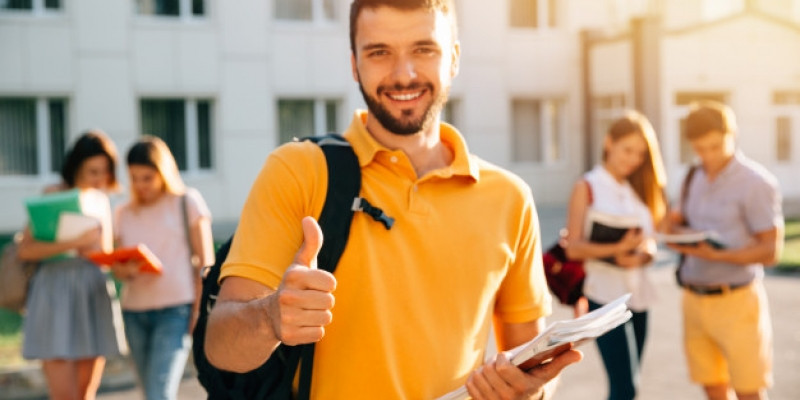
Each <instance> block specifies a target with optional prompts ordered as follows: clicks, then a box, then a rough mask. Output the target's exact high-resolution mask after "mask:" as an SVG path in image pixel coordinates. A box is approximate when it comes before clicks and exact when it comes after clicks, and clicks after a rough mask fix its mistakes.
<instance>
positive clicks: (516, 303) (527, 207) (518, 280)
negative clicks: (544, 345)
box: [495, 191, 552, 323]
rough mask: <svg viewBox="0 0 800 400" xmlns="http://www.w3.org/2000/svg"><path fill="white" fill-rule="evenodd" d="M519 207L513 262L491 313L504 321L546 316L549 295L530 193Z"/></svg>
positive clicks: (548, 313) (549, 308) (523, 320)
mask: <svg viewBox="0 0 800 400" xmlns="http://www.w3.org/2000/svg"><path fill="white" fill-rule="evenodd" d="M527 193H528V195H527V196H526V199H525V203H524V205H523V206H522V207H521V208H520V214H519V215H517V216H515V217H516V218H519V221H520V223H519V225H518V226H519V239H518V241H517V246H516V249H515V250H516V251H515V257H514V261H513V263H512V265H511V267H510V268H509V271H508V274H507V276H506V278H505V279H504V280H503V283H502V284H501V287H500V290H499V292H498V294H497V301H496V303H495V316H496V317H497V318H498V319H499V320H501V321H503V322H506V323H524V322H530V321H533V320H536V319H539V318H542V317H546V316H548V315H550V313H551V312H552V297H551V295H550V290H549V289H548V287H547V281H546V280H545V276H544V267H543V265H542V246H541V236H540V233H539V218H538V215H537V213H536V208H535V206H534V204H533V199H532V196H530V192H529V191H528V192H527Z"/></svg>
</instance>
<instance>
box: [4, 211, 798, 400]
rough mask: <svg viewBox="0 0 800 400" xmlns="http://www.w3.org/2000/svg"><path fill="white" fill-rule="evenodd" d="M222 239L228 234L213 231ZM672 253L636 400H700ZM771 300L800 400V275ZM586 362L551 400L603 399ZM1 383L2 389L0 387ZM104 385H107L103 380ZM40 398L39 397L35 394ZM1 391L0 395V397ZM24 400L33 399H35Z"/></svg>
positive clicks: (771, 291) (591, 360)
mask: <svg viewBox="0 0 800 400" xmlns="http://www.w3.org/2000/svg"><path fill="white" fill-rule="evenodd" d="M540 220H541V226H542V234H543V241H542V242H543V245H545V246H546V245H548V244H550V243H552V241H553V240H555V237H556V235H557V232H558V229H559V228H560V227H561V226H562V225H563V221H564V210H563V208H561V207H541V208H540ZM215 233H216V234H217V235H218V236H226V235H227V234H228V232H217V231H216V226H215ZM669 257H670V255H669V254H666V253H665V254H664V259H663V260H661V262H660V263H659V266H657V267H654V268H653V269H652V270H651V273H652V276H653V279H654V281H655V283H656V287H657V289H658V292H659V301H658V302H657V303H656V305H655V306H654V307H653V308H652V310H651V313H650V326H649V336H648V340H647V344H646V348H645V355H644V360H643V367H642V374H641V387H642V389H641V395H640V396H639V399H640V400H674V399H680V400H685V399H687V400H691V399H698V400H702V399H704V396H703V394H702V391H701V389H700V388H699V387H697V386H695V385H693V384H692V383H690V382H689V380H688V375H687V372H686V365H685V359H684V355H683V349H682V344H681V335H682V331H681V329H682V328H681V319H680V308H679V307H680V297H679V295H680V291H679V289H678V287H677V286H676V285H675V282H674V277H673V264H672V263H670V258H669ZM765 284H766V287H767V294H768V296H769V301H770V306H771V313H772V321H773V330H774V338H775V362H774V368H775V372H774V375H775V386H774V387H773V388H772V389H771V390H770V392H769V395H770V399H772V400H797V399H800V312H798V310H800V274H795V275H776V274H774V273H773V274H769V275H768V276H767V278H766V280H765ZM571 316H572V310H571V309H569V308H567V307H563V306H557V307H556V309H555V313H554V315H553V316H552V317H551V318H550V319H549V320H550V321H555V320H560V319H567V318H571ZM580 349H581V350H582V351H583V352H584V355H585V359H584V360H583V361H582V362H581V363H579V364H578V365H574V366H572V367H570V368H569V369H568V370H567V371H565V372H564V374H563V376H562V380H561V385H560V387H559V389H558V392H557V394H556V396H555V398H556V399H558V400H603V399H605V397H606V393H607V387H606V385H607V384H606V378H605V372H604V370H603V367H602V363H601V361H600V358H599V355H598V353H597V350H596V346H595V344H594V343H587V344H585V345H584V346H582V347H581V348H580ZM115 377H116V379H117V380H118V383H117V384H116V386H114V385H110V386H112V387H113V388H114V390H113V391H111V392H105V393H101V394H100V395H99V396H98V399H102V400H128V399H141V398H142V397H141V392H140V391H139V390H138V389H137V388H136V387H134V386H133V385H132V377H131V375H130V374H129V372H128V375H127V377H125V372H124V371H120V372H119V373H117V374H115ZM1 383H2V379H0V387H2V384H1ZM104 383H105V381H104ZM204 395H205V393H204V391H203V390H202V387H200V385H199V384H198V383H197V381H196V379H194V378H191V377H190V378H187V379H184V380H183V382H182V383H181V387H180V392H179V399H181V400H190V399H192V400H193V399H201V398H205V396H204ZM39 397H41V396H39ZM3 398H8V397H5V396H4V391H0V399H3ZM28 398H37V397H36V396H33V397H28Z"/></svg>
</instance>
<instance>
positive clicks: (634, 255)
mask: <svg viewBox="0 0 800 400" xmlns="http://www.w3.org/2000/svg"><path fill="white" fill-rule="evenodd" d="M665 183H666V178H665V173H664V165H663V164H662V161H661V152H660V150H659V146H658V142H657V139H656V136H655V132H654V131H653V127H652V126H651V124H650V122H649V121H648V120H647V118H646V117H645V116H644V115H642V114H640V113H638V112H636V111H628V112H626V113H625V115H624V116H623V117H622V118H620V119H618V120H616V121H615V122H614V123H613V124H612V125H611V127H610V128H609V131H608V133H607V134H606V136H605V139H604V141H603V158H602V162H601V163H600V164H599V165H597V166H595V167H594V169H592V170H591V171H589V172H587V173H586V174H585V175H584V176H583V177H582V178H581V179H580V180H579V181H578V182H576V183H575V187H574V189H573V192H572V195H571V197H570V200H569V209H568V210H567V231H568V233H567V236H566V238H565V240H564V245H565V249H566V251H567V255H568V257H569V258H572V259H583V260H585V262H584V268H585V270H586V280H585V283H584V294H585V296H586V298H587V299H588V308H589V309H590V310H594V309H597V308H599V307H601V306H602V305H603V304H606V303H608V302H610V301H612V300H614V299H616V298H617V297H619V296H621V295H623V294H625V293H631V294H632V296H631V299H630V301H629V302H628V307H629V308H630V309H631V310H632V311H633V318H631V320H630V321H628V322H627V323H625V324H623V325H621V326H619V327H617V328H616V329H614V330H612V331H611V332H609V333H607V334H605V335H603V336H602V337H600V338H598V339H597V346H598V348H599V349H600V354H601V356H602V358H603V365H605V369H606V373H607V375H608V381H609V395H608V398H609V399H610V400H620V399H633V398H634V397H635V396H636V386H637V382H638V378H637V376H638V373H639V364H640V362H641V359H642V351H643V349H644V343H645V338H646V335H647V309H648V307H649V306H650V305H651V303H652V302H653V300H654V293H653V290H654V289H653V285H652V283H651V282H650V279H649V277H648V273H647V271H646V269H645V268H644V267H646V266H648V265H649V264H650V262H651V261H652V259H653V256H654V254H655V251H656V246H655V241H654V239H653V233H654V232H653V231H654V226H658V224H659V223H660V221H661V220H662V218H663V217H664V214H665V210H666V200H665V198H664V195H663V193H664V185H665ZM590 211H591V212H600V213H603V214H606V215H611V216H615V217H624V218H626V219H627V218H633V219H635V220H637V221H638V223H637V224H636V226H638V227H640V228H639V229H630V230H628V232H627V233H626V234H625V236H624V237H623V238H622V239H621V240H620V241H619V242H616V243H607V244H600V243H595V242H591V241H589V240H588V239H587V237H588V232H587V229H586V222H587V218H588V217H589V214H590ZM609 257H610V258H612V259H613V263H609V262H607V261H602V260H600V259H602V258H609ZM576 307H578V308H583V309H579V310H578V311H577V312H576V313H577V314H581V313H583V312H585V308H586V300H582V301H579V302H578V305H576Z"/></svg>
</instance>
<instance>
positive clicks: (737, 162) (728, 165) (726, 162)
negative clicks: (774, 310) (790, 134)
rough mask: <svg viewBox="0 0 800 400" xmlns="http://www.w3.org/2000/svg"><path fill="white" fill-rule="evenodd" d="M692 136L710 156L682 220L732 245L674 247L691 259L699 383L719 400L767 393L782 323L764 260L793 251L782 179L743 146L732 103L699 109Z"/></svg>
mask: <svg viewBox="0 0 800 400" xmlns="http://www.w3.org/2000/svg"><path fill="white" fill-rule="evenodd" d="M685 134H686V139H688V140H689V143H690V144H691V146H692V149H693V150H694V153H695V154H696V155H697V157H698V158H699V160H700V164H699V166H698V167H697V168H696V170H695V172H694V173H693V175H692V177H691V179H690V181H689V182H688V183H687V184H686V192H687V193H686V197H685V201H684V209H682V210H680V211H679V212H677V213H676V214H675V215H674V216H671V218H670V221H671V222H672V223H673V226H678V225H682V226H688V227H689V228H690V229H692V230H697V231H714V232H715V233H716V234H717V235H718V238H719V241H720V242H721V243H722V244H724V245H725V248H724V249H715V248H714V247H712V246H710V245H708V244H706V243H705V242H702V243H700V244H699V245H698V246H678V245H670V247H672V248H673V249H674V250H676V251H679V252H681V253H683V254H684V255H686V259H685V261H684V263H683V265H682V267H681V269H680V278H681V282H683V287H684V291H683V326H684V346H685V351H686V360H687V362H688V363H689V374H690V376H691V379H692V381H694V382H697V383H699V384H701V385H702V386H703V388H704V390H705V392H706V395H707V396H708V398H709V399H712V400H717V399H729V398H730V391H731V389H732V390H734V391H735V392H736V396H737V397H738V398H739V400H745V399H747V400H750V399H766V398H767V392H766V389H767V388H768V387H770V386H771V385H772V322H771V320H770V316H769V305H768V303H767V297H766V294H765V292H764V284H763V282H762V278H763V277H764V266H765V265H774V264H775V263H776V262H777V261H778V259H779V258H780V253H781V249H782V247H783V224H784V222H783V212H782V208H781V194H780V189H779V188H778V184H777V180H776V179H775V177H774V176H773V175H772V174H770V173H769V172H768V171H767V170H766V169H765V168H764V167H762V166H761V165H759V164H758V163H756V162H755V161H753V160H751V159H749V158H747V157H745V155H744V154H743V153H742V152H741V151H738V150H736V140H735V139H736V120H735V118H734V115H733V111H732V110H731V109H730V108H729V107H728V106H726V105H724V104H721V103H718V102H712V101H704V102H698V103H695V104H693V105H692V106H691V108H690V112H689V115H688V116H687V117H686V131H685Z"/></svg>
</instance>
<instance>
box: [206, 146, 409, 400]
mask: <svg viewBox="0 0 800 400" xmlns="http://www.w3.org/2000/svg"><path fill="white" fill-rule="evenodd" d="M303 140H310V141H313V142H314V143H316V144H318V145H319V146H320V147H321V148H322V151H323V153H324V154H325V160H326V164H327V167H328V192H327V194H326V198H325V205H324V206H323V207H322V213H321V214H320V217H319V225H320V228H322V234H323V238H324V239H323V244H322V249H321V250H320V253H319V256H318V257H317V263H318V266H319V268H320V269H324V270H326V271H328V272H331V273H333V271H334V270H335V269H336V264H337V263H338V262H339V258H340V257H341V256H342V253H343V252H344V248H345V245H346V244H347V238H348V236H349V233H350V222H351V221H352V217H353V213H354V212H355V211H363V212H365V213H367V214H369V215H370V216H371V217H372V218H373V219H375V220H376V221H379V222H381V223H382V224H383V225H384V227H385V228H386V229H390V228H391V226H392V224H393V223H394V220H393V219H392V218H390V217H388V216H386V215H385V214H384V213H383V211H381V210H380V209H379V208H377V207H372V205H370V204H369V202H367V201H366V200H365V199H363V198H360V197H359V191H360V190H361V167H360V166H359V163H358V158H357V157H356V155H355V153H354V152H353V149H352V147H350V144H349V143H348V142H347V140H345V139H344V138H343V137H341V136H340V135H336V134H328V135H326V136H319V137H308V138H304V139H303ZM232 240H233V237H231V238H229V239H228V240H227V241H226V242H225V243H224V244H223V245H222V246H221V247H220V248H219V250H218V251H217V254H216V262H215V264H214V265H213V266H212V267H211V268H210V269H208V271H207V273H206V274H205V276H204V277H203V292H202V295H201V299H200V313H199V316H198V320H197V326H196V327H195V330H194V333H193V343H192V353H193V356H194V363H195V367H196V368H197V379H198V380H199V381H200V384H201V385H203V387H204V388H205V389H206V392H208V398H209V399H214V400H217V399H231V400H238V399H242V400H244V399H247V400H250V399H270V400H272V399H274V400H285V399H291V398H292V383H293V380H294V377H295V374H296V372H297V369H298V365H299V366H300V385H299V390H298V393H297V395H298V399H308V398H309V395H310V392H311V369H312V365H313V362H314V344H313V343H311V344H304V345H299V346H287V345H283V344H281V345H279V346H278V348H277V349H275V351H274V352H273V353H272V355H271V356H270V358H269V359H268V360H267V361H266V362H265V363H264V364H262V365H261V366H260V367H258V368H256V369H255V370H253V371H250V372H247V373H243V374H239V373H234V372H228V371H223V370H220V369H217V368H216V367H214V366H213V365H211V364H210V363H209V362H208V359H206V355H205V350H204V344H205V337H206V323H207V321H208V314H209V312H210V311H211V309H212V307H214V303H215V302H216V299H217V294H218V293H219V284H218V283H217V281H218V279H219V274H220V267H221V266H222V264H223V263H224V261H225V258H226V257H227V256H228V251H229V250H230V245H231V241H232ZM301 360H302V363H301V362H300V361H301Z"/></svg>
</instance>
